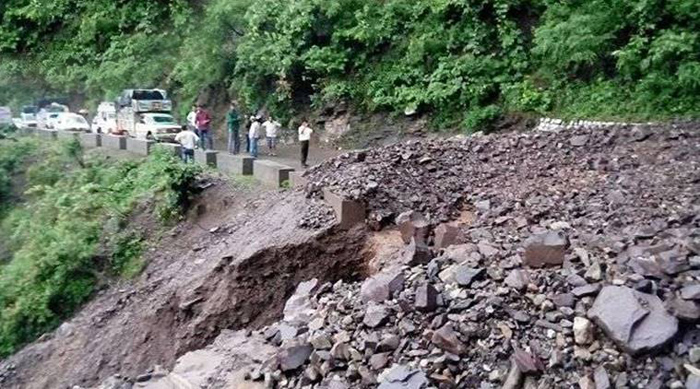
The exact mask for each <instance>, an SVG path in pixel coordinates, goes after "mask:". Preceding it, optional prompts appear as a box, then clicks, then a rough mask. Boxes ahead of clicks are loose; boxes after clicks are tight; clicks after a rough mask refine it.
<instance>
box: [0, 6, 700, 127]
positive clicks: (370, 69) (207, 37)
mask: <svg viewBox="0 0 700 389" xmlns="http://www.w3.org/2000/svg"><path fill="white" fill-rule="evenodd" d="M698 31H700V7H698V4H697V1H696V0H678V1H672V2H668V1H660V0H632V1H620V0H606V1H603V0H591V1H576V2H561V1H551V0H487V1H474V0H426V1H415V0H386V1H382V2H377V1H374V0H343V1H323V0H297V1H285V0H208V1H205V2H201V1H194V0H189V1H188V0H166V1H163V2H158V3H154V2H151V1H147V0H124V1H119V2H114V1H108V0H80V1H78V0H59V1H56V0H31V1H30V0H9V1H5V2H3V4H2V5H0V80H4V81H0V101H3V99H7V100H11V97H13V96H17V94H16V93H14V94H12V91H16V90H17V88H16V86H17V85H23V86H24V88H20V90H41V89H50V90H53V91H57V92H59V93H71V94H77V95H81V96H87V98H88V99H89V100H91V101H93V102H94V101H97V100H100V99H103V98H110V97H113V96H114V95H115V93H117V92H118V91H119V90H120V89H121V88H124V87H129V86H133V85H138V86H155V85H159V86H163V87H166V88H168V89H170V90H171V91H174V92H175V96H176V97H177V98H178V99H180V100H181V101H185V102H189V101H191V100H193V99H194V98H196V96H197V95H198V94H200V93H202V92H204V93H205V94H206V95H207V96H214V97H218V98H219V100H220V102H221V101H223V99H224V98H226V96H227V95H228V96H236V97H238V98H239V99H240V100H241V101H242V102H243V103H244V105H245V106H246V107H247V108H250V109H252V108H258V107H262V106H265V107H267V108H269V109H270V110H272V111H273V112H275V113H276V114H277V115H278V116H281V117H283V118H289V117H291V115H293V114H295V113H297V112H299V110H300V109H303V108H304V107H307V106H308V105H309V104H311V105H313V106H314V107H322V106H324V105H327V104H333V103H334V102H336V101H338V100H347V101H350V102H351V103H353V105H354V106H356V107H359V108H361V109H364V110H366V111H369V112H372V111H391V112H396V113H403V112H404V111H415V112H418V113H421V114H427V115H429V116H430V117H431V118H432V119H433V124H434V125H435V126H436V127H437V128H444V127H448V128H452V127H456V128H461V129H466V130H470V129H475V128H480V127H482V126H483V125H486V124H488V123H490V122H492V121H493V120H495V119H496V118H498V117H500V116H501V115H503V114H507V113H525V114H528V113H533V114H554V115H563V116H566V117H573V116H577V117H581V116H585V117H590V118H611V117H612V118H639V119H646V118H669V117H690V116H696V115H697V114H698V112H700V32H698ZM186 105H187V104H183V105H182V106H181V109H186V107H185V106H186Z"/></svg>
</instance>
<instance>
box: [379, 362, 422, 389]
mask: <svg viewBox="0 0 700 389" xmlns="http://www.w3.org/2000/svg"><path fill="white" fill-rule="evenodd" d="M427 386H428V378H427V377H426V376H425V373H423V372H422V371H420V370H415V369H412V368H410V367H408V366H404V365H394V366H393V367H391V368H389V369H387V370H385V371H384V372H382V374H381V376H380V378H379V386H378V387H377V389H424V388H426V387H427Z"/></svg>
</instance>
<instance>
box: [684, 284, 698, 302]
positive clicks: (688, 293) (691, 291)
mask: <svg viewBox="0 0 700 389" xmlns="http://www.w3.org/2000/svg"><path fill="white" fill-rule="evenodd" d="M681 297H682V298H683V299H684V300H700V284H695V285H688V286H684V287H683V288H681Z"/></svg>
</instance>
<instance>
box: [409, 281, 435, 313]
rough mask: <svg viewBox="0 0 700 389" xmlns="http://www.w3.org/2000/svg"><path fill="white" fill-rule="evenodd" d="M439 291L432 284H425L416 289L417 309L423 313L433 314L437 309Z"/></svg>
mask: <svg viewBox="0 0 700 389" xmlns="http://www.w3.org/2000/svg"><path fill="white" fill-rule="evenodd" d="M437 298H438V291H437V290H435V288H434V287H433V286H432V285H430V284H423V285H421V286H419V287H418V288H416V304H415V305H416V309H417V310H419V311H423V312H432V311H434V310H435V309H436V308H437Z"/></svg>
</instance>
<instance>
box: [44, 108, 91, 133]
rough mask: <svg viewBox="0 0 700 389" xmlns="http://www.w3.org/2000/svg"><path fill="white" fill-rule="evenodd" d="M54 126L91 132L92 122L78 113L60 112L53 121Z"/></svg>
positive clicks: (57, 128)
mask: <svg viewBox="0 0 700 389" xmlns="http://www.w3.org/2000/svg"><path fill="white" fill-rule="evenodd" d="M53 128H54V129H56V130H59V131H83V132H90V124H88V122H87V120H85V118H84V117H82V116H81V115H78V114H77V113H71V112H67V113H60V114H58V117H57V118H56V119H55V120H54V122H53Z"/></svg>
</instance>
